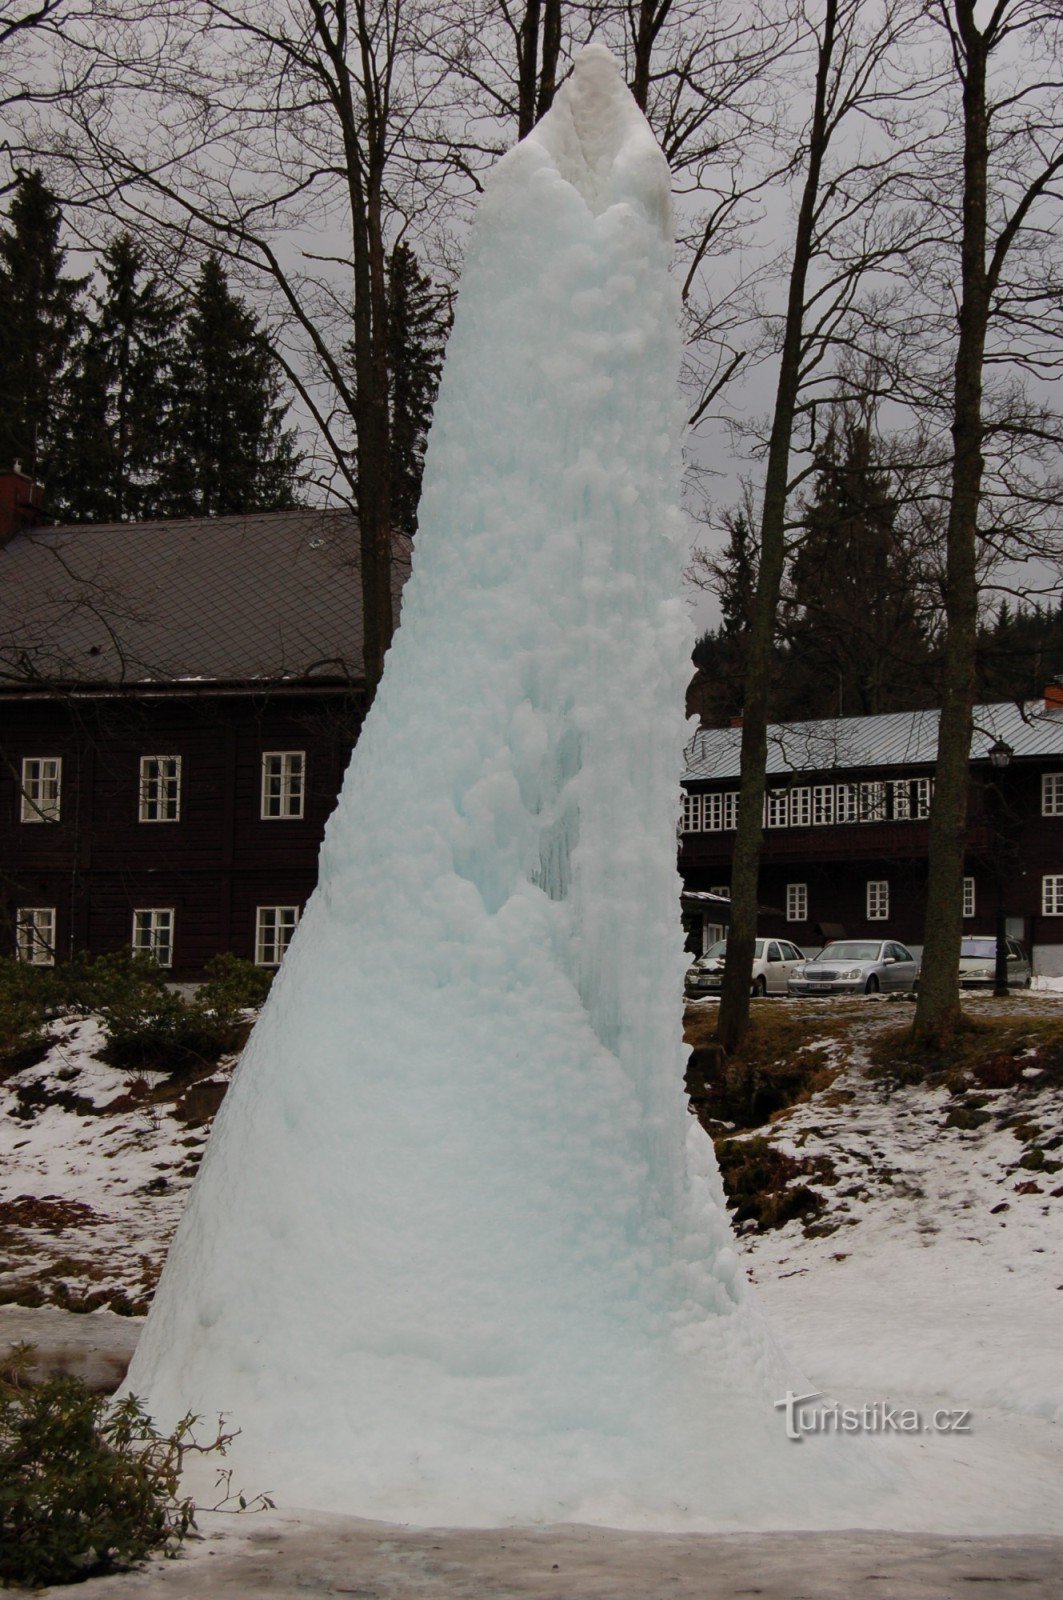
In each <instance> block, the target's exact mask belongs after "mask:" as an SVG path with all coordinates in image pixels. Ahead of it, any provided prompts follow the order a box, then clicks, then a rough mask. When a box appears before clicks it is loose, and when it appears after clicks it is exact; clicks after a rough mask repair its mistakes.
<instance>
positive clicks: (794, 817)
mask: <svg viewBox="0 0 1063 1600" xmlns="http://www.w3.org/2000/svg"><path fill="white" fill-rule="evenodd" d="M790 826H791V828H810V827H811V826H812V790H811V789H808V788H799V789H791V790H790Z"/></svg>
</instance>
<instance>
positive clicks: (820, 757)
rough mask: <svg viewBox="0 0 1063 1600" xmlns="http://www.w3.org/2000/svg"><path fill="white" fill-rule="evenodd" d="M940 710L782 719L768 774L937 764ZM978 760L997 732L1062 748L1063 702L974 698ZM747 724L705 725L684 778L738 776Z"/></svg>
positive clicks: (1036, 747) (1019, 749)
mask: <svg viewBox="0 0 1063 1600" xmlns="http://www.w3.org/2000/svg"><path fill="white" fill-rule="evenodd" d="M938 717H939V712H937V711H891V712H887V713H886V714H885V715H883V716H879V717H832V718H826V719H824V720H823V721H819V722H781V723H774V724H772V726H770V727H769V728H768V767H767V770H768V774H769V776H770V777H782V776H787V777H788V776H789V775H790V774H791V773H794V772H828V771H837V770H841V771H847V770H850V769H856V768H862V767H921V766H925V767H932V766H933V765H934V764H935V762H936V760H937V744H938ZM974 730H975V731H974V739H973V741H972V744H971V760H972V761H981V760H985V759H986V757H987V755H988V752H989V748H990V746H991V745H993V744H995V743H996V742H997V740H998V739H1003V740H1004V742H1005V743H1006V744H1009V745H1010V746H1011V748H1012V751H1013V753H1014V755H1015V756H1016V757H1022V756H1063V707H1059V706H1052V707H1051V708H1049V709H1048V710H1046V709H1045V704H1044V701H1043V700H1032V701H1028V702H1027V703H1026V704H1025V705H1022V706H1018V705H1014V704H1012V703H1007V704H1002V705H992V706H975V708H974ZM741 746H742V730H741V728H699V729H698V731H697V733H696V734H695V735H694V737H693V739H692V740H691V741H690V744H689V745H688V746H687V751H686V763H687V765H686V772H685V773H684V780H685V781H690V780H692V779H696V778H700V779H710V778H720V779H724V778H737V777H738V775H739V757H740V752H741Z"/></svg>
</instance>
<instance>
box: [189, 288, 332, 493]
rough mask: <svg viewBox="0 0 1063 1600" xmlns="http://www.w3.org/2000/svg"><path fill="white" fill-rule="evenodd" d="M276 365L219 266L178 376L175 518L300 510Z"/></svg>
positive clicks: (196, 307)
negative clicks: (296, 503) (297, 504)
mask: <svg viewBox="0 0 1063 1600" xmlns="http://www.w3.org/2000/svg"><path fill="white" fill-rule="evenodd" d="M287 410H288V402H287V401H286V400H285V399H284V398H283V395H282V389H281V383H280V378H279V375H278V363H277V358H276V356H275V355H274V353H273V351H272V349H271V348H270V345H269V341H268V340H267V338H266V336H265V334H264V333H263V332H262V330H261V328H260V327H259V325H258V319H257V317H256V316H255V314H254V312H252V311H251V310H250V308H249V307H248V306H247V305H245V304H244V302H243V301H242V300H241V299H240V298H239V296H237V295H235V294H233V293H232V291H231V290H230V288H229V283H228V278H227V276H226V273H225V271H224V269H223V267H222V265H221V263H220V261H219V260H218V259H217V257H216V256H209V257H208V258H207V260H206V261H205V262H204V263H203V266H202V268H201V269H200V273H199V276H198V278H197V280H196V283H195V286H194V288H193V290H192V295H191V300H190V303H189V305H188V308H187V310H186V312H185V315H184V318H183V321H182V325H181V329H180V333H179V337H178V341H177V347H176V351H175V357H174V366H173V424H174V426H173V431H172V436H171V438H170V441H169V444H170V452H171V453H170V460H169V463H168V465H167V468H166V470H165V473H164V483H163V503H164V506H165V509H166V511H167V512H168V514H169V515H171V516H227V515H232V514H235V513H239V512H247V511H273V510H278V509H281V508H283V507H285V506H290V505H292V504H294V502H295V497H296V491H297V488H298V485H299V483H300V481H301V480H300V476H299V467H300V462H301V459H302V458H301V456H300V455H299V453H298V451H297V449H296V444H295V430H294V429H293V428H285V426H284V419H285V416H286V413H287Z"/></svg>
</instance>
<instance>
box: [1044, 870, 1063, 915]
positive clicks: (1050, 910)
mask: <svg viewBox="0 0 1063 1600" xmlns="http://www.w3.org/2000/svg"><path fill="white" fill-rule="evenodd" d="M1041 910H1042V912H1043V913H1044V915H1045V916H1046V917H1063V872H1052V873H1049V874H1048V876H1047V877H1044V878H1042V879H1041Z"/></svg>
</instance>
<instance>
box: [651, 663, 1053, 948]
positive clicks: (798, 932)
mask: <svg viewBox="0 0 1063 1600" xmlns="http://www.w3.org/2000/svg"><path fill="white" fill-rule="evenodd" d="M937 723H938V713H937V712H936V711H912V712H893V713H889V714H887V715H884V716H877V717H844V718H835V719H828V720H824V721H820V722H804V723H799V722H794V723H785V724H780V725H778V726H775V727H772V728H769V730H768V791H767V795H766V798H765V804H764V848H763V855H762V865H761V875H760V883H759V897H760V900H761V904H762V906H763V907H764V908H772V907H773V908H775V909H774V910H770V909H765V910H764V911H763V913H762V916H761V923H762V928H763V932H764V933H765V934H766V935H769V936H770V935H776V936H782V937H784V938H788V939H791V940H793V941H795V942H796V943H797V944H799V945H801V946H802V947H803V948H804V949H806V950H808V951H811V950H814V949H817V948H819V947H820V946H821V945H822V944H823V943H824V940H825V939H826V938H828V937H838V936H840V935H842V934H844V935H846V936H848V937H851V938H895V939H900V940H901V941H902V942H903V943H905V944H908V945H914V946H915V948H916V949H919V948H920V947H921V942H922V933H923V917H924V912H925V906H926V875H927V848H928V841H929V824H928V821H927V818H928V816H929V811H930V800H931V796H932V793H933V784H934V765H935V759H936V752H937ZM740 744H741V728H740V727H731V728H702V729H700V730H699V731H698V733H697V734H696V735H695V737H694V739H693V740H692V742H691V744H690V746H689V748H688V751H687V770H686V773H685V775H684V780H683V820H682V833H681V840H682V843H681V849H680V866H681V870H682V875H683V883H684V888H685V889H686V891H687V892H688V896H689V894H691V893H698V892H702V893H704V892H714V891H715V892H717V893H719V892H720V891H723V892H724V893H726V892H728V890H727V886H728V882H729V876H730V862H731V851H732V847H733V842H734V828H735V822H736V818H737V806H738V774H739V749H740ZM998 895H999V897H1000V899H1001V902H1002V905H1003V910H1004V913H1005V916H1006V920H1007V927H1008V931H1009V933H1012V934H1014V935H1015V936H1016V937H1018V938H1020V939H1022V940H1023V941H1024V943H1025V944H1026V945H1027V947H1028V948H1030V949H1032V952H1033V956H1034V970H1035V972H1038V973H1041V974H1045V975H1049V974H1059V973H1063V688H1060V687H1059V686H1057V685H1053V686H1051V687H1050V688H1049V689H1048V690H1047V691H1046V693H1045V698H1044V700H1043V701H1036V702H1031V703H1028V704H1026V705H1023V706H1017V705H992V706H978V707H976V708H975V737H974V742H973V745H972V752H971V780H970V790H969V798H968V828H967V859H966V875H965V878H964V888H963V918H964V922H963V925H964V929H965V931H967V932H969V933H971V934H986V935H988V934H992V933H993V931H994V928H995V918H996V912H997V903H998ZM686 904H687V916H688V926H690V927H692V928H693V930H694V936H695V942H696V941H698V940H700V938H701V936H702V929H701V928H698V927H697V912H696V909H695V906H694V903H693V902H692V901H690V900H689V899H688V900H687V902H686ZM703 920H704V922H705V923H706V924H707V923H708V922H709V921H710V920H711V921H712V923H713V925H714V926H715V925H717V924H718V923H719V921H720V918H719V916H718V915H714V916H713V917H712V918H711V919H709V918H708V917H706V918H704V919H703ZM704 936H705V937H707V936H708V934H707V932H706V933H705V935H704Z"/></svg>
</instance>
